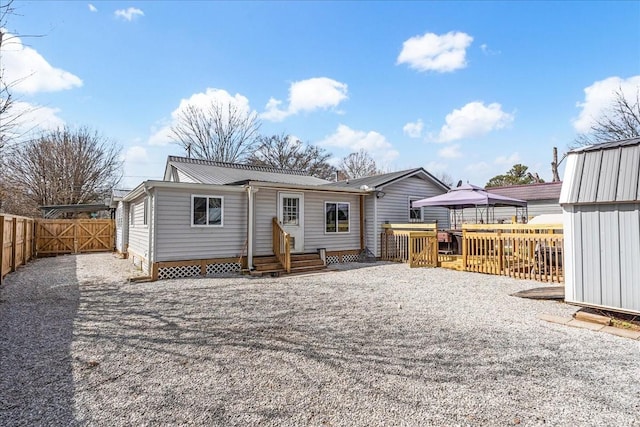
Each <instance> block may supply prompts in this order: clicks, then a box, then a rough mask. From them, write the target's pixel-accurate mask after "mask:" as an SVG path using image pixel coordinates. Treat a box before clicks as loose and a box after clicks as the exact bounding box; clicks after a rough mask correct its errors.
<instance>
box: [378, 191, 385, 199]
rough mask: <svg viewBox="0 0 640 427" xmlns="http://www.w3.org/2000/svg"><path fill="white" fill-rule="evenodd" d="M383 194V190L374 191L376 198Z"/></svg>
mask: <svg viewBox="0 0 640 427" xmlns="http://www.w3.org/2000/svg"><path fill="white" fill-rule="evenodd" d="M384 195H385V192H384V191H381V190H378V191H376V199H382V198H383V197H384Z"/></svg>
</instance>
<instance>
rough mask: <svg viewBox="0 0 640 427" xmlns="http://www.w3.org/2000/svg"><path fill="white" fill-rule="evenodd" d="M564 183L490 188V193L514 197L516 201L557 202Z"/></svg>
mask: <svg viewBox="0 0 640 427" xmlns="http://www.w3.org/2000/svg"><path fill="white" fill-rule="evenodd" d="M561 189H562V182H539V183H535V184H526V185H510V186H506V187H490V188H487V190H488V191H490V192H492V193H495V194H500V195H502V196H507V197H513V198H514V199H520V200H526V201H533V200H555V201H556V202H557V201H558V200H559V199H560V190H561Z"/></svg>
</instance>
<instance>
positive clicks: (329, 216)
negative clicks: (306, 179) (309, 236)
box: [324, 202, 350, 233]
mask: <svg viewBox="0 0 640 427" xmlns="http://www.w3.org/2000/svg"><path fill="white" fill-rule="evenodd" d="M349 210H350V206H349V203H337V202H325V204H324V218H325V228H324V230H325V232H327V233H348V232H349Z"/></svg>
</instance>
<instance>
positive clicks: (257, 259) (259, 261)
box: [253, 255, 278, 265]
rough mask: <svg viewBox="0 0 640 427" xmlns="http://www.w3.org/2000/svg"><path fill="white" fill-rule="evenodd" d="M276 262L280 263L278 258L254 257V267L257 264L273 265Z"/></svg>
mask: <svg viewBox="0 0 640 427" xmlns="http://www.w3.org/2000/svg"><path fill="white" fill-rule="evenodd" d="M274 262H278V258H276V257H275V256H273V255H272V256H256V257H253V265H256V264H273V263H274Z"/></svg>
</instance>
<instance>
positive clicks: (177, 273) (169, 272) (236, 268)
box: [158, 262, 242, 280]
mask: <svg viewBox="0 0 640 427" xmlns="http://www.w3.org/2000/svg"><path fill="white" fill-rule="evenodd" d="M241 269H242V265H241V264H240V263H237V262H226V263H219V264H207V276H216V275H223V274H229V273H239V272H240V270H241ZM198 276H200V265H199V264H197V265H180V266H173V267H161V268H159V269H158V279H159V280H163V279H181V278H185V277H198Z"/></svg>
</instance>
